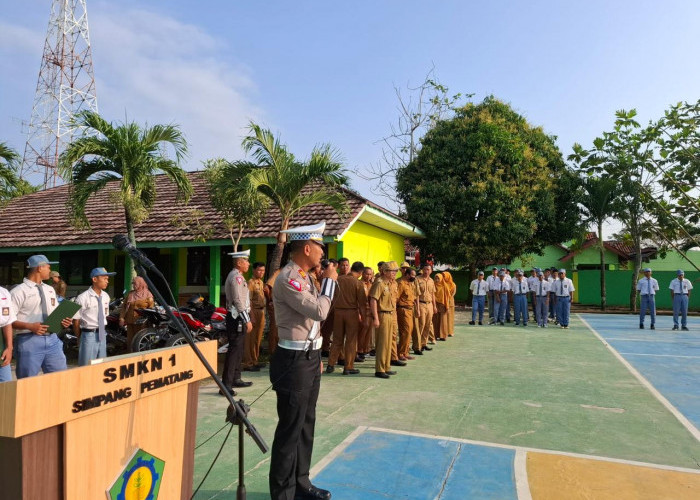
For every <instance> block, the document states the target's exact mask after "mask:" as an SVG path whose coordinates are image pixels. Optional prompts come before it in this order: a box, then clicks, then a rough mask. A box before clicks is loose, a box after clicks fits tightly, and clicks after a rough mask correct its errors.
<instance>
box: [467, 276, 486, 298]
mask: <svg viewBox="0 0 700 500" xmlns="http://www.w3.org/2000/svg"><path fill="white" fill-rule="evenodd" d="M469 289H470V290H471V291H472V294H474V295H475V296H476V297H483V296H484V295H486V294H487V293H488V291H489V284H488V282H487V281H486V280H481V281H479V279H478V278H477V279H475V280H473V281H472V283H471V285H469ZM477 289H478V290H479V291H478V292H477Z"/></svg>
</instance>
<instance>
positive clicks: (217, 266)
mask: <svg viewBox="0 0 700 500" xmlns="http://www.w3.org/2000/svg"><path fill="white" fill-rule="evenodd" d="M209 301H210V302H211V303H212V304H214V305H215V306H219V305H220V303H221V247H211V248H210V249H209Z"/></svg>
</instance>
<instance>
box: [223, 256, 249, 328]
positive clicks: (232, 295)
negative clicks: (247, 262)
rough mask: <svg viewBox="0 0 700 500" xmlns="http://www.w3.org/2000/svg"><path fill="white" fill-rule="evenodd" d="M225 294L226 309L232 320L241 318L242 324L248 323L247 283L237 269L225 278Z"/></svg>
mask: <svg viewBox="0 0 700 500" xmlns="http://www.w3.org/2000/svg"><path fill="white" fill-rule="evenodd" d="M224 291H225V292H226V309H228V310H229V312H230V313H231V317H232V318H233V319H236V318H238V316H240V317H241V319H242V320H243V322H244V323H248V322H249V321H250V293H249V292H248V283H246V281H245V278H244V277H243V275H242V274H241V272H240V271H239V270H238V269H234V270H233V271H231V272H230V273H228V276H227V277H226V284H225V285H224Z"/></svg>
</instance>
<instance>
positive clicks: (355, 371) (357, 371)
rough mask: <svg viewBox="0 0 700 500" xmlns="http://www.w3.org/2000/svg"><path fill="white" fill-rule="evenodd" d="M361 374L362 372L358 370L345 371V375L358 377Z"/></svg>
mask: <svg viewBox="0 0 700 500" xmlns="http://www.w3.org/2000/svg"><path fill="white" fill-rule="evenodd" d="M358 373H360V370H358V369H357V368H349V369H347V370H343V375H357V374H358Z"/></svg>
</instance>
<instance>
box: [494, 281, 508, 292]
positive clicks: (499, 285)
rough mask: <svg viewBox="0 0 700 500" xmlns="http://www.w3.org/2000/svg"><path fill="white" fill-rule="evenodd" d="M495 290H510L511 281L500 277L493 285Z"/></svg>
mask: <svg viewBox="0 0 700 500" xmlns="http://www.w3.org/2000/svg"><path fill="white" fill-rule="evenodd" d="M493 290H494V291H495V292H497V293H506V292H507V291H509V290H510V281H508V280H507V279H505V278H504V279H503V280H500V279H499V280H498V281H496V284H495V285H494V286H493Z"/></svg>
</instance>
